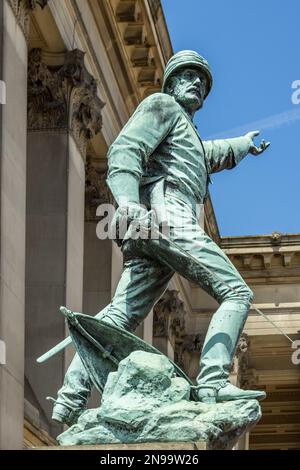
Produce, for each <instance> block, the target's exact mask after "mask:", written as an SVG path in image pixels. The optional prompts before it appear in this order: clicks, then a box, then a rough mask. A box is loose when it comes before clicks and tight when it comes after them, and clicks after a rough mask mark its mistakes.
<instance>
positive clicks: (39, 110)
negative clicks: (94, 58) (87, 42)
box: [28, 49, 104, 156]
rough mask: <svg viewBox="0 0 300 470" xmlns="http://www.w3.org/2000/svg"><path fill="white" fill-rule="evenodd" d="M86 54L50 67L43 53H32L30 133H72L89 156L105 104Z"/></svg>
mask: <svg viewBox="0 0 300 470" xmlns="http://www.w3.org/2000/svg"><path fill="white" fill-rule="evenodd" d="M84 54H85V53H84V52H83V51H80V50H79V49H74V50H72V51H68V52H66V53H65V55H64V58H63V63H61V55H58V56H57V62H58V65H53V64H54V63H55V61H53V57H52V58H51V65H50V64H47V63H46V59H45V57H44V55H43V51H42V50H41V49H32V50H31V51H30V53H29V61H28V130H29V131H37V130H39V131H40V130H52V131H53V130H64V131H66V130H67V131H70V132H71V133H72V134H73V136H74V138H75V141H76V143H77V145H78V147H79V149H80V151H81V153H82V154H83V155H84V156H85V153H86V144H87V141H88V140H89V139H91V138H92V137H93V136H94V135H96V134H97V133H98V132H100V130H101V127H102V116H101V110H102V108H103V106H104V103H103V102H102V101H101V99H100V98H99V97H98V95H97V83H96V80H95V79H94V78H93V76H92V75H91V74H90V73H89V72H88V70H87V68H86V67H85V64H84Z"/></svg>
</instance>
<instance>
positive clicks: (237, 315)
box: [197, 300, 266, 403]
mask: <svg viewBox="0 0 300 470" xmlns="http://www.w3.org/2000/svg"><path fill="white" fill-rule="evenodd" d="M248 310H249V304H247V303H245V302H242V301H239V300H227V301H224V302H223V303H222V304H221V306H220V307H219V309H218V310H217V311H216V313H215V314H214V315H213V317H212V319H211V322H210V325H209V328H208V331H207V335H206V338H205V342H204V345H203V349H202V355H201V359H200V373H199V375H198V377H197V383H198V386H197V388H198V397H199V400H200V401H202V402H206V403H216V402H221V401H229V400H240V399H263V398H265V396H266V394H265V392H261V391H256V390H242V389H240V388H238V387H235V386H234V385H232V384H231V383H230V382H229V374H230V369H231V365H232V362H233V357H234V354H235V350H236V347H237V344H238V341H239V338H240V335H241V333H242V331H243V328H244V325H245V322H246V320H247V316H248Z"/></svg>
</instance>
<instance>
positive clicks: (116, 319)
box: [56, 188, 253, 409]
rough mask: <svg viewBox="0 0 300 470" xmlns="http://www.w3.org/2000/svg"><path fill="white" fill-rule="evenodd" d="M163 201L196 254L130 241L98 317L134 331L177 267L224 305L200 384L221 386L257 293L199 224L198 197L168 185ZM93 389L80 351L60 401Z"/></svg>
mask: <svg viewBox="0 0 300 470" xmlns="http://www.w3.org/2000/svg"><path fill="white" fill-rule="evenodd" d="M164 204H165V210H166V214H167V217H168V228H169V234H168V235H169V238H170V239H171V240H172V241H173V242H175V243H176V245H177V246H178V247H180V248H182V249H183V250H184V251H185V252H186V253H188V254H191V255H192V260H190V259H189V260H187V258H186V256H185V255H184V254H183V253H182V252H181V251H180V250H177V249H176V248H175V247H174V245H172V246H170V245H169V244H168V243H166V242H163V241H161V240H155V242H152V240H127V241H126V242H125V244H124V248H123V255H124V267H123V272H122V275H121V278H120V281H119V284H118V286H117V289H116V292H115V295H114V297H113V299H112V301H111V303H110V304H109V305H108V306H107V307H105V308H104V309H103V310H102V311H101V312H100V313H99V314H98V315H97V316H98V317H99V318H101V320H103V321H105V322H108V323H110V324H112V325H116V326H118V327H121V328H124V329H125V330H128V331H134V330H135V329H136V327H137V326H138V325H139V324H140V323H141V322H142V321H143V320H144V319H145V317H146V316H147V315H148V313H149V312H150V310H151V309H152V307H153V306H154V305H155V303H156V302H157V301H158V300H159V298H160V297H161V296H162V294H163V293H164V291H165V290H166V288H167V286H168V283H169V281H170V279H171V278H172V276H173V274H174V272H177V273H179V274H180V275H182V276H183V277H185V278H187V279H188V280H190V281H192V282H193V283H195V284H197V285H198V286H200V287H201V288H202V289H203V290H204V291H206V292H207V293H208V294H210V295H211V296H212V297H213V298H214V299H215V300H216V301H217V302H218V303H219V305H220V306H219V308H218V309H217V311H216V312H215V313H214V314H213V316H212V319H211V322H210V325H209V328H208V331H207V334H206V337H205V340H204V345H203V349H202V354H201V357H200V373H199V375H198V377H197V385H198V387H199V388H201V387H203V388H206V387H212V388H216V389H217V390H218V389H220V388H221V387H224V386H225V385H226V384H227V383H228V381H229V374H230V369H231V364H232V360H233V357H234V353H235V349H236V347H237V343H238V340H239V337H240V334H241V332H242V330H243V327H244V324H245V322H246V319H247V316H248V311H249V307H250V304H251V302H252V300H253V293H252V291H251V290H250V288H249V287H248V286H247V285H246V283H245V282H244V280H243V278H242V277H241V275H240V274H239V272H238V271H237V270H236V268H235V267H234V266H233V264H232V263H231V262H230V260H229V259H228V258H227V256H226V255H225V253H224V252H223V251H222V250H221V249H220V248H219V247H218V245H217V244H216V243H215V242H214V241H213V240H212V239H211V238H210V237H209V236H208V235H207V234H206V233H205V231H204V230H203V229H202V228H201V227H200V226H199V223H198V214H197V205H196V203H195V201H193V200H187V199H186V198H183V197H181V196H180V194H178V193H176V192H174V191H172V190H171V189H170V190H168V188H166V190H165V200H164ZM206 268H208V269H206ZM91 388H92V384H91V382H90V380H89V377H88V374H87V373H86V371H85V369H84V366H83V364H82V362H81V360H80V358H79V356H78V354H76V355H75V356H74V359H73V361H72V363H71V365H70V367H69V369H68V371H67V373H66V375H65V379H64V384H63V386H62V388H61V389H60V390H59V391H58V398H57V401H56V403H59V404H62V405H65V406H67V407H69V408H71V409H80V408H84V407H85V406H86V403H87V400H88V397H89V395H90V392H91Z"/></svg>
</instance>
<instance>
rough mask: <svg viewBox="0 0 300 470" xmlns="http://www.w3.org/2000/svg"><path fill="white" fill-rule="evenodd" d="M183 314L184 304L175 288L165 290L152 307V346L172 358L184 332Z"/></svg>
mask: <svg viewBox="0 0 300 470" xmlns="http://www.w3.org/2000/svg"><path fill="white" fill-rule="evenodd" d="M184 316H185V310H184V304H183V302H182V301H181V300H180V299H179V293H178V291H176V290H166V292H165V293H164V295H163V296H162V297H161V299H160V300H159V301H158V302H157V304H156V305H155V306H154V308H153V346H155V347H156V348H157V349H159V350H160V351H161V352H162V353H163V354H165V355H166V356H168V357H169V358H170V359H172V360H173V359H174V350H175V345H176V342H177V341H181V336H182V334H183V332H184V326H185V322H184Z"/></svg>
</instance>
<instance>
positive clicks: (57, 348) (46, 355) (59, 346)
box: [37, 214, 294, 363]
mask: <svg viewBox="0 0 300 470" xmlns="http://www.w3.org/2000/svg"><path fill="white" fill-rule="evenodd" d="M147 216H148V214H147ZM145 217H146V216H145ZM141 220H142V218H141V219H139V220H138V221H134V222H135V224H136V223H137V222H138V223H140V221H141ZM131 225H132V224H131ZM152 228H153V227H152ZM129 230H130V228H129ZM129 230H128V232H129ZM126 235H127V234H126ZM126 235H125V238H124V240H126V239H127V240H128V239H129V236H126ZM158 236H159V238H160V239H161V240H164V241H166V242H167V243H169V244H170V245H171V246H173V248H175V249H176V250H177V251H179V252H181V253H182V254H183V255H184V256H186V257H188V258H189V259H190V260H191V261H193V262H194V263H196V264H197V265H198V266H200V267H201V268H202V269H204V270H205V271H206V272H208V273H209V274H210V275H211V276H213V277H214V278H215V279H217V280H218V281H219V282H221V283H223V284H224V285H226V287H228V289H230V290H231V291H232V292H235V293H237V294H239V292H238V291H237V290H236V289H234V288H233V287H231V286H230V285H229V284H227V283H226V282H225V281H224V280H223V279H221V278H220V277H219V276H218V275H217V274H216V273H215V272H214V271H211V270H210V269H209V268H208V267H207V266H205V265H204V264H203V263H201V261H199V260H198V258H196V257H195V256H193V255H191V254H190V253H188V252H187V251H186V250H185V249H184V248H182V247H181V246H179V245H178V244H177V243H176V242H173V241H172V240H170V239H169V237H167V236H166V235H165V234H163V233H161V232H159V231H158ZM150 240H151V239H150ZM105 308H106V307H105ZM105 308H104V309H103V310H101V312H99V313H97V315H96V318H97V317H98V316H100V315H101V314H102V313H103V312H104V310H105ZM64 309H65V307H60V310H61V312H62V313H63V312H64ZM250 309H251V310H255V311H256V312H257V313H258V314H259V315H261V316H262V317H263V318H264V319H265V320H266V321H268V322H269V323H271V325H272V326H273V327H274V328H276V329H277V330H278V331H279V332H280V333H281V334H282V335H283V336H285V337H286V338H287V339H288V340H289V341H290V342H291V343H293V342H294V341H293V340H292V339H291V338H290V336H288V335H287V334H286V333H285V332H284V331H283V330H282V329H281V328H280V327H279V326H278V325H276V323H274V322H273V320H271V319H270V318H269V317H268V316H267V315H266V314H265V313H263V312H262V311H261V310H260V309H258V308H257V307H255V306H254V305H253V304H252V306H251V307H250ZM71 343H72V339H71V337H70V336H68V337H67V338H65V339H64V340H63V341H61V342H60V343H58V344H57V345H56V346H54V347H53V348H52V349H50V350H49V351H47V352H46V353H44V354H43V355H42V356H40V357H39V358H38V359H37V362H38V363H43V362H45V361H47V360H48V359H50V358H51V357H53V356H55V355H56V354H58V353H59V352H61V351H63V349H65V348H66V347H67V346H69V345H70V344H71Z"/></svg>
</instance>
